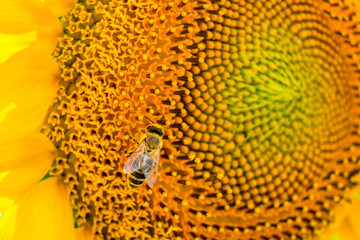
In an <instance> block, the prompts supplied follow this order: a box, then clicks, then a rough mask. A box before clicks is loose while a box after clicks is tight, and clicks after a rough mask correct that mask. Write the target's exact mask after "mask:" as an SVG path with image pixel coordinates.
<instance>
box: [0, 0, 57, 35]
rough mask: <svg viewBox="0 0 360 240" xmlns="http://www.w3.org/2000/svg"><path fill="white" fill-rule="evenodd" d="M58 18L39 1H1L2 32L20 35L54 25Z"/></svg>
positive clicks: (0, 28) (0, 27)
mask: <svg viewBox="0 0 360 240" xmlns="http://www.w3.org/2000/svg"><path fill="white" fill-rule="evenodd" d="M55 18H56V17H55V16H54V15H53V13H52V12H51V11H49V9H48V8H47V7H46V6H45V4H44V3H42V2H41V1H37V0H11V1H8V0H0V32H1V33H10V34H19V33H26V32H31V31H34V30H38V29H39V28H43V27H44V26H48V25H49V24H53V22H55V21H54V19H55Z"/></svg>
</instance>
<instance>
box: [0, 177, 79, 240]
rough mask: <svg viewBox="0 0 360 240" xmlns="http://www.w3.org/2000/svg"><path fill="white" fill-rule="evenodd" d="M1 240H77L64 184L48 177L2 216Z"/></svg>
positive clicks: (0, 220) (0, 224) (0, 218)
mask: <svg viewBox="0 0 360 240" xmlns="http://www.w3.org/2000/svg"><path fill="white" fill-rule="evenodd" d="M0 239H2V240H39V239H44V240H45V239H51V240H63V239H66V240H75V239H76V238H75V229H74V225H73V217H72V210H71V207H70V202H69V201H68V199H67V194H66V190H65V187H64V185H63V183H61V181H60V180H59V179H57V178H48V179H47V180H45V181H42V182H40V183H39V184H37V185H35V186H34V187H33V188H31V189H30V190H29V191H28V192H26V193H25V194H24V195H23V196H22V197H21V198H20V199H19V200H18V201H17V202H16V203H15V204H14V205H12V206H11V207H10V208H8V209H6V211H5V212H4V213H3V215H2V216H1V217H0Z"/></svg>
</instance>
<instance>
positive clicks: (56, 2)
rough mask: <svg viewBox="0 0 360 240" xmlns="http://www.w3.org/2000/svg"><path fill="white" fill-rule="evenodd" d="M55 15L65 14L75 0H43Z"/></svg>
mask: <svg viewBox="0 0 360 240" xmlns="http://www.w3.org/2000/svg"><path fill="white" fill-rule="evenodd" d="M44 2H45V3H47V4H48V6H49V7H50V9H51V10H52V11H53V12H54V14H55V15H56V16H63V15H65V14H66V13H67V12H68V11H70V9H71V8H72V7H73V6H74V4H75V3H76V2H77V1H76V0H45V1H44Z"/></svg>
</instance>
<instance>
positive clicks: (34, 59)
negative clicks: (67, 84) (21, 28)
mask: <svg viewBox="0 0 360 240" xmlns="http://www.w3.org/2000/svg"><path fill="white" fill-rule="evenodd" d="M39 49H41V47H39V46H35V45H32V46H31V47H29V48H27V49H25V50H22V51H20V52H18V53H17V54H15V55H14V56H12V57H11V58H10V59H9V60H8V61H6V62H4V63H3V64H1V65H0V75H1V80H0V84H1V88H0V132H1V135H0V144H1V143H4V142H6V141H12V140H14V139H17V138H20V137H22V136H25V135H28V134H29V133H32V132H33V131H35V130H36V129H37V128H38V126H39V125H40V124H41V123H42V121H43V120H44V117H45V114H46V112H47V110H48V108H49V106H50V104H51V102H52V100H53V98H54V96H55V92H56V81H55V78H56V75H57V74H58V73H57V71H58V69H57V66H56V64H55V63H54V62H53V61H52V59H51V56H47V55H46V54H45V55H44V54H42V53H41V52H39Z"/></svg>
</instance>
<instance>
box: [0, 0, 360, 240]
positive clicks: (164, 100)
mask: <svg viewBox="0 0 360 240" xmlns="http://www.w3.org/2000/svg"><path fill="white" fill-rule="evenodd" d="M335 2H336V4H330V3H327V2H326V1H321V0H317V1H307V0H303V1H301V0H300V1H299V0H289V1H276V0H274V1H260V0H259V1H242V0H240V1H188V0H178V1H156V2H147V1H116V0H113V1H97V0H87V1H80V2H79V3H77V4H75V5H74V6H73V8H72V9H71V10H70V11H69V12H67V13H66V14H65V15H64V16H63V17H61V18H60V21H61V23H62V26H63V29H64V33H63V37H61V38H60V39H59V42H58V45H57V46H56V48H55V50H54V51H53V54H52V55H53V57H54V59H55V61H56V62H57V63H58V65H59V67H60V71H61V73H60V79H59V85H58V87H57V95H56V98H54V100H53V102H52V105H51V108H50V110H49V112H48V114H47V117H46V120H45V122H44V123H43V124H42V129H41V133H43V134H44V135H46V136H47V137H48V138H49V139H50V140H51V142H52V143H53V144H54V146H55V147H56V156H55V157H54V161H53V162H52V165H51V167H50V170H49V173H48V176H50V178H48V179H45V180H43V181H42V182H40V183H39V184H38V185H36V186H35V187H33V188H32V189H33V190H31V191H34V192H37V191H39V189H41V188H40V187H42V186H45V187H46V186H58V187H57V188H56V189H57V190H54V192H53V193H51V194H52V196H60V198H63V199H64V201H65V200H67V199H69V201H70V205H64V206H68V207H69V206H71V208H72V212H73V219H71V221H74V223H75V227H76V228H79V229H81V230H84V231H85V233H81V234H87V236H90V238H95V239H122V238H126V239H128V238H129V239H130V238H158V239H161V238H170V239H176V238H178V239H192V238H194V239H208V238H215V239H221V238H224V239H229V238H239V239H272V238H274V239H303V238H310V237H312V236H314V235H319V234H320V233H321V230H322V229H324V227H325V226H326V225H328V224H329V223H330V222H333V221H334V218H335V215H336V214H335V212H336V209H337V208H338V206H342V205H343V204H344V203H345V202H347V201H349V194H348V192H349V191H350V190H351V189H352V188H353V187H354V186H355V185H357V182H358V180H357V179H356V176H357V173H358V171H359V158H358V156H359V154H358V153H359V138H358V136H359V129H358V128H359V123H358V122H359V106H358V99H359V84H360V81H359V75H358V74H359V68H360V65H359V60H358V54H359V40H360V38H359V37H358V32H359V26H360V25H359V24H358V23H359V20H360V18H359V6H358V3H355V1H347V2H342V1H335ZM11 106H12V105H8V106H7V107H8V108H4V111H5V110H6V109H9V108H10V107H11ZM46 106H48V105H46ZM0 117H1V112H0ZM148 119H150V121H149V120H148ZM0 120H1V118H0ZM151 121H153V122H155V123H156V124H159V125H161V126H162V127H164V130H165V135H164V143H163V147H162V149H161V159H160V170H159V177H158V181H157V183H156V184H155V186H154V187H153V188H149V187H148V186H146V184H144V185H143V186H141V187H140V188H139V189H137V190H134V189H132V188H129V187H128V184H127V176H126V175H125V174H124V173H123V169H122V166H123V164H124V163H125V161H126V159H127V156H128V154H129V153H130V152H131V151H133V150H134V149H135V148H136V147H137V145H138V142H139V140H140V139H142V138H143V135H144V131H145V129H146V127H147V126H149V125H151V124H152V122H151ZM31 123H34V124H36V125H38V124H39V123H37V122H35V121H31ZM0 126H1V125H0ZM9 129H10V128H9ZM19 131H22V130H21V129H20V130H19ZM49 148H51V147H49ZM48 152H50V153H51V151H46V153H48ZM46 156H48V155H46ZM44 169H47V170H48V169H49V168H46V167H44ZM41 172H44V171H41ZM34 176H35V175H34ZM36 176H40V175H39V174H36ZM33 179H34V180H33V181H32V182H30V183H29V184H28V185H27V186H25V188H28V187H29V186H30V185H32V184H34V183H35V182H36V181H38V180H40V179H37V178H33ZM63 185H64V186H65V188H64V187H63ZM49 194H50V193H49ZM25 196H27V195H25ZM22 199H24V198H22ZM55 199H57V198H52V200H51V203H56V201H55ZM23 202H24V200H20V201H19V204H21V203H23ZM65 202H66V203H67V201H65ZM19 206H20V205H19ZM65 208H66V207H65ZM10 209H11V211H10V210H8V212H10V213H12V212H14V210H13V208H10ZM66 209H67V210H66V211H65V213H66V214H67V215H66V214H64V215H66V216H68V212H69V211H68V208H66ZM6 213H7V212H5V215H4V217H2V218H1V221H3V222H5V221H6V218H5V216H6ZM10 213H7V214H10ZM56 214H60V213H56ZM1 221H0V226H1ZM67 223H68V222H66V224H67ZM64 225H65V224H64ZM67 225H68V224H67ZM69 234H72V233H70V232H69ZM0 236H1V235H0Z"/></svg>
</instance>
